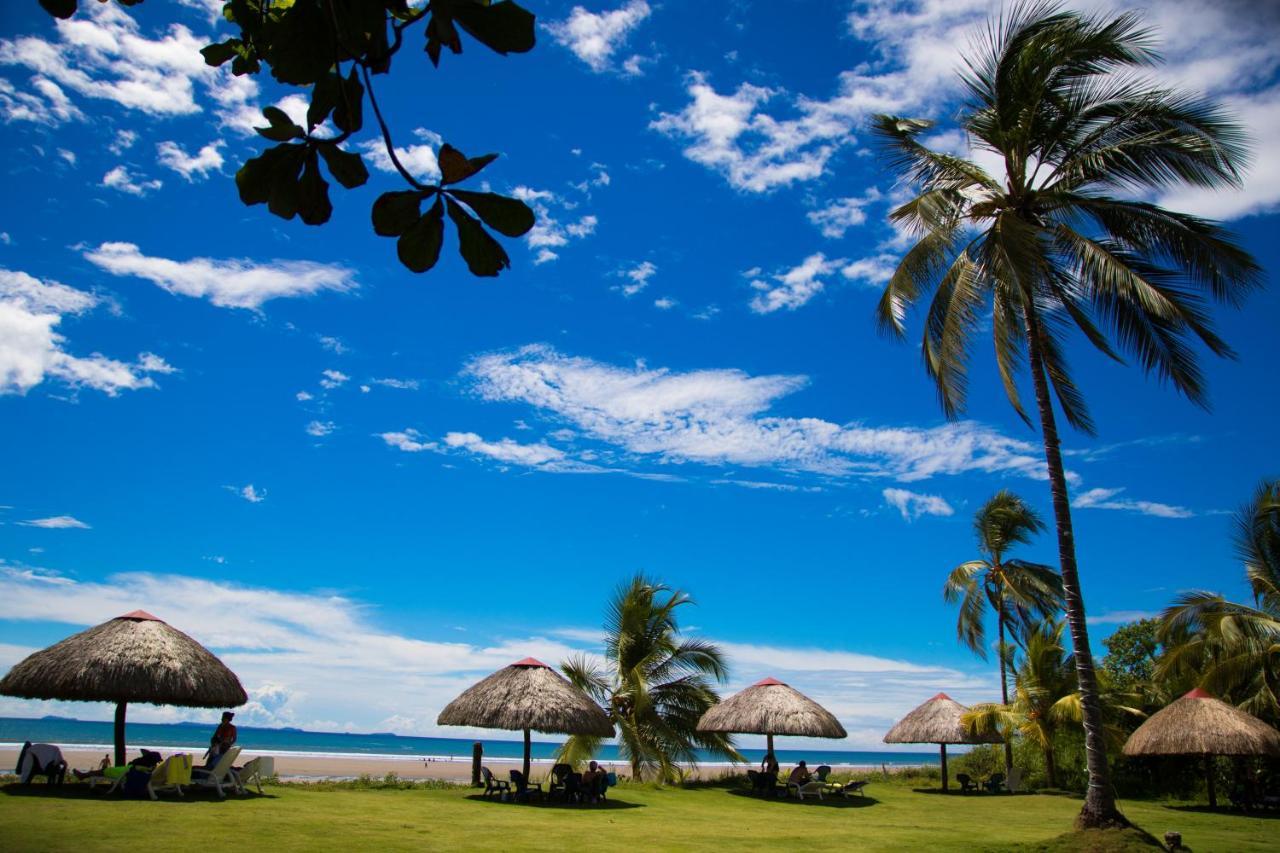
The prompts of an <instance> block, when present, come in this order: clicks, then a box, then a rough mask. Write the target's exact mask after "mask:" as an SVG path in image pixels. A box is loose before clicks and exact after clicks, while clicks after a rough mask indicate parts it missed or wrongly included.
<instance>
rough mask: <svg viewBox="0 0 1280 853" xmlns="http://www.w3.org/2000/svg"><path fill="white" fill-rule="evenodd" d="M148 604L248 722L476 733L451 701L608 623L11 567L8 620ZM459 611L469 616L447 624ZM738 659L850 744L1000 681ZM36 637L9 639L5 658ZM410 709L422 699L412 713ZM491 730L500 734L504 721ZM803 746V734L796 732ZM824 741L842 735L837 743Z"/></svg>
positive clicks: (78, 621)
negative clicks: (204, 660) (421, 618)
mask: <svg viewBox="0 0 1280 853" xmlns="http://www.w3.org/2000/svg"><path fill="white" fill-rule="evenodd" d="M138 607H143V608H144V609H146V610H147V611H149V612H151V613H154V614H155V615H157V616H158V617H160V618H161V619H165V620H166V621H169V622H170V623H171V624H172V625H174V627H176V628H179V629H180V630H182V631H184V632H185V633H187V634H190V635H191V636H192V637H193V638H195V639H196V640H197V641H198V642H200V643H201V644H203V645H205V646H207V647H208V648H210V649H212V650H213V651H214V652H215V653H216V654H218V655H219V657H220V658H221V659H222V660H223V661H224V662H225V663H226V664H227V665H228V666H229V667H231V669H232V670H233V671H234V672H235V673H236V674H237V675H238V676H239V677H240V679H241V681H242V682H243V683H244V685H245V687H246V690H247V692H248V693H249V699H250V701H249V704H248V705H247V706H244V707H243V708H242V709H241V710H239V711H237V715H236V719H237V721H240V720H244V722H246V723H250V722H252V723H254V724H258V725H262V724H267V725H282V724H283V725H294V726H300V727H303V728H308V729H313V730H314V729H318V730H334V729H347V730H355V731H370V730H377V731H388V730H391V731H396V732H398V733H401V734H416V735H443V736H448V737H467V736H469V734H470V733H471V732H470V730H467V729H460V728H440V727H437V726H436V725H435V719H436V716H437V715H438V714H439V712H440V710H441V709H442V708H443V707H444V705H445V704H446V703H447V702H449V701H450V700H452V699H453V698H454V697H455V696H457V695H458V694H459V693H461V692H462V691H463V690H464V689H466V688H467V687H469V686H470V685H471V684H473V683H474V682H475V681H476V680H477V679H479V678H480V677H483V676H485V675H488V674H489V673H491V672H493V671H495V670H497V669H499V668H501V667H503V666H506V665H507V664H510V663H511V662H512V661H515V660H519V659H521V658H524V657H526V656H530V655H531V656H533V657H536V658H538V659H540V660H544V661H547V662H548V663H551V664H553V665H554V664H556V663H558V662H560V661H563V660H565V659H567V658H568V657H570V656H571V655H574V654H578V653H583V652H587V653H590V652H593V651H597V650H598V649H599V645H600V632H599V630H598V629H587V628H578V627H564V626H562V625H553V626H548V627H546V628H544V629H540V630H534V631H527V632H520V633H515V634H511V633H505V632H503V631H502V630H501V629H500V628H499V630H498V631H497V632H493V631H489V632H486V634H485V637H484V639H483V641H473V642H459V641H458V640H457V639H455V638H458V637H459V632H457V631H454V630H452V629H451V628H446V627H441V629H440V630H442V631H447V632H448V636H449V640H447V641H446V640H437V639H425V638H422V637H418V636H409V635H405V634H399V633H395V632H393V631H390V630H388V629H386V628H384V627H382V626H381V625H380V624H379V618H378V617H379V614H378V612H377V610H376V609H374V608H373V607H371V606H369V605H368V604H367V603H365V602H362V601H359V600H356V599H352V598H349V597H344V596H338V595H332V594H318V593H309V592H305V591H297V590H281V589H272V588H269V587H261V586H241V585H236V584H231V583H225V582H219V581H212V580H206V579H202V578H196V577H188V576H182V575H157V574H145V573H131V574H116V575H111V576H109V577H107V578H105V579H104V580H102V581H95V582H78V583H77V582H71V583H67V584H62V585H59V586H58V588H57V594H56V595H50V590H49V584H48V583H47V582H43V581H42V580H39V579H35V578H30V577H26V576H24V575H23V574H22V573H20V572H19V573H14V574H11V575H5V574H3V573H0V620H5V621H6V622H8V623H11V624H18V625H22V624H23V623H26V624H30V623H39V622H54V623H57V624H59V625H67V626H70V627H69V628H68V629H67V633H70V632H71V630H72V629H74V630H80V629H82V628H83V627H87V626H90V625H96V624H98V623H101V622H103V621H105V620H107V619H109V618H111V617H113V616H118V615H120V614H121V613H126V612H128V611H130V610H134V609H136V608H138ZM455 624H460V620H458V619H457V618H453V619H449V620H442V621H440V625H441V626H452V625H455ZM709 639H711V640H712V641H715V642H718V643H719V644H720V645H721V646H722V647H723V648H724V649H725V650H726V651H727V652H728V654H729V656H730V660H731V662H732V664H733V674H734V679H733V681H732V682H731V683H730V684H729V685H727V687H726V690H725V692H726V693H727V692H731V691H734V690H737V689H740V688H741V687H744V686H746V685H747V684H749V683H751V682H753V681H756V680H758V679H759V678H761V677H763V676H764V675H773V676H776V677H778V678H781V679H782V680H784V681H788V682H790V683H792V684H795V685H796V686H797V687H798V688H800V689H803V690H804V692H805V693H806V694H808V695H810V696H812V697H813V698H814V699H815V700H817V701H819V702H821V703H822V704H823V706H824V707H827V708H829V709H831V710H832V712H833V713H835V714H836V715H837V716H838V717H839V718H840V719H841V721H842V722H844V724H845V727H846V728H848V729H849V730H850V733H851V739H850V741H849V743H848V745H849V746H850V747H861V748H879V747H877V744H878V742H879V738H880V737H881V735H883V733H884V731H885V730H886V729H887V728H888V727H889V726H890V725H891V724H892V722H893V720H895V719H896V718H898V717H900V716H901V715H902V714H904V713H906V712H907V711H908V710H910V709H911V708H912V707H914V706H915V705H916V704H918V703H919V702H920V700H921V698H923V697H925V696H929V695H930V694H932V693H936V692H938V690H940V689H944V688H945V689H946V690H947V691H948V692H949V693H951V694H952V695H954V696H955V697H956V698H957V699H958V700H959V701H962V702H973V701H978V700H981V699H988V698H990V696H991V695H993V693H994V691H995V685H994V680H993V679H991V678H990V677H989V676H987V675H986V674H985V672H984V673H983V674H981V675H979V676H972V675H969V674H967V673H965V672H961V671H958V670H954V669H948V668H944V667H939V666H935V665H930V664H927V663H916V662H913V661H909V660H895V659H890V658H882V657H876V656H874V655H869V654H863V653H859V652H856V651H851V650H844V649H838V648H835V649H833V648H830V647H824V648H817V647H786V646H776V645H768V644H761V643H741V642H733V641H725V640H724V639H720V638H715V637H711V638H709ZM33 651H35V649H32V648H27V647H20V646H16V645H12V644H8V645H0V670H3V669H4V668H7V667H9V666H12V665H13V664H14V663H17V661H18V660H20V659H21V658H22V657H24V656H26V655H27V654H29V653H31V652H33ZM405 709H413V711H412V713H411V715H409V716H406V710H405ZM111 713H112V706H110V705H106V704H105V703H104V704H101V705H86V704H85V703H42V702H31V701H25V700H18V699H10V698H7V697H6V698H4V699H0V714H5V715H9V716H39V715H41V714H64V715H74V716H77V717H81V718H85V717H89V718H96V719H103V720H109V719H110V718H111ZM200 714H207V716H203V717H200V719H207V720H213V719H216V715H217V711H215V710H210V711H208V712H198V711H193V710H192V709H188V708H182V709H172V708H157V707H154V706H149V705H138V706H136V708H133V709H131V710H130V718H131V719H136V720H138V721H140V722H141V721H164V722H176V721H178V720H182V719H192V717H193V715H195V716H199V715H200ZM476 734H486V736H492V732H487V733H482V732H476ZM796 745H797V746H800V745H802V743H801V742H797V744H796ZM823 745H825V746H830V744H829V742H823Z"/></svg>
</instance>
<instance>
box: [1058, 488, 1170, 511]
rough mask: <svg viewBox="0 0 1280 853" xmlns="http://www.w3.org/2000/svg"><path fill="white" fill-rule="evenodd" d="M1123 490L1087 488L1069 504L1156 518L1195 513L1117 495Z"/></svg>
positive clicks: (1079, 507) (1083, 507) (1076, 506)
mask: <svg viewBox="0 0 1280 853" xmlns="http://www.w3.org/2000/svg"><path fill="white" fill-rule="evenodd" d="M1123 491H1124V489H1123V488H1119V489H1102V488H1097V489H1089V490H1088V491H1084V492H1081V493H1080V494H1078V495H1076V496H1075V498H1074V499H1073V500H1072V501H1071V506H1073V507H1075V508H1076V509H1113V510H1120V511H1121V512H1136V513H1140V514H1141V515H1152V516H1155V517H1157V518H1191V517H1192V516H1194V515H1195V513H1194V512H1192V511H1191V510H1189V509H1187V508H1186V507H1184V506H1174V505H1173V504H1166V503H1157V502H1156V501H1143V500H1134V499H1133V498H1125V497H1119V495H1120V493H1121V492H1123Z"/></svg>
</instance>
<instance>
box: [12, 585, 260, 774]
mask: <svg viewBox="0 0 1280 853" xmlns="http://www.w3.org/2000/svg"><path fill="white" fill-rule="evenodd" d="M0 693H3V694H5V695H7V696H19V697H22V698H24V699H67V700H72V701H79V702H115V703H116V732H115V740H116V744H115V746H116V763H117V764H123V763H124V720H125V707H126V705H127V704H128V703H129V702H146V703H149V704H153V705H182V706H186V707H194V708H233V707H235V706H237V705H243V704H244V703H245V702H247V701H249V697H248V696H247V695H246V694H245V692H244V687H242V686H241V685H240V679H238V678H236V675H235V673H233V672H232V671H231V670H229V669H227V667H226V666H225V665H224V664H223V663H222V661H220V660H218V658H217V657H215V656H214V655H213V653H212V652H210V651H209V650H208V649H206V648H205V647H204V646H202V645H200V644H199V643H197V642H196V641H195V640H193V639H191V638H190V637H188V636H187V635H186V634H184V633H182V632H181V631H179V630H178V629H177V628H174V627H172V626H171V625H169V624H168V623H166V622H164V621H162V620H160V619H157V618H156V617H155V616H152V615H151V614H150V613H147V612H146V611H143V610H135V611H133V612H132V613H126V614H125V615H123V616H117V617H116V618H115V619H111V620H109V621H107V622H104V623H102V624H101V625H98V626H96V627H94V628H90V629H88V630H87V631H81V632H80V633H79V634H76V635H74V636H71V637H68V638H67V639H65V640H63V641H61V642H59V643H55V644H54V645H52V646H50V647H49V648H47V649H44V650H42V651H39V652H36V653H35V654H33V655H31V656H29V657H27V658H26V659H25V660H23V661H21V662H19V663H18V664H17V665H16V666H14V667H13V669H11V670H9V673H8V674H7V675H6V676H5V677H4V678H3V679H0Z"/></svg>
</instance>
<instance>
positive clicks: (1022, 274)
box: [874, 3, 1261, 826]
mask: <svg viewBox="0 0 1280 853" xmlns="http://www.w3.org/2000/svg"><path fill="white" fill-rule="evenodd" d="M1156 60H1157V54H1156V53H1155V51H1154V50H1153V49H1152V36H1151V33H1150V32H1149V31H1148V30H1146V29H1144V28H1143V27H1141V26H1140V24H1139V18H1138V16H1137V15H1136V14H1132V13H1130V14H1124V15H1118V16H1090V15H1083V14H1079V13H1076V12H1068V11H1063V10H1061V9H1060V8H1059V7H1058V6H1056V5H1052V4H1044V3H1035V4H1031V5H1026V4H1024V5H1021V6H1018V7H1015V9H1014V10H1013V11H1012V12H1011V13H1009V14H1008V15H1007V16H1002V17H1001V18H1000V19H999V20H997V21H995V22H994V23H993V24H992V25H991V26H990V27H989V29H988V32H987V34H986V36H985V38H984V39H982V40H980V43H979V44H977V45H975V49H974V51H973V52H972V54H971V58H970V59H969V65H968V69H967V71H965V72H964V73H963V74H962V76H963V80H964V83H965V85H966V88H967V90H968V94H969V99H968V104H967V106H966V109H965V111H964V113H963V115H962V116H961V118H960V123H961V127H962V129H963V130H964V131H965V132H966V134H967V137H968V139H969V142H970V145H971V146H972V148H973V149H975V150H977V151H979V152H983V153H985V154H988V155H994V156H993V157H990V158H983V159H982V162H988V161H995V162H997V163H998V165H997V166H995V169H996V171H995V172H994V174H993V173H992V172H988V171H987V169H985V168H984V167H983V166H981V165H979V162H977V161H976V160H974V159H970V158H965V157H961V156H956V155H953V154H948V153H943V152H938V151H933V150H931V149H929V148H928V147H927V145H926V144H925V141H926V138H925V134H926V133H927V132H928V131H929V129H930V128H931V127H932V124H931V123H930V122H928V121H922V120H918V119H910V118H902V117H897V116H883V115H882V116H877V117H876V119H875V128H874V129H875V131H876V133H877V135H878V136H879V137H880V139H881V140H882V141H883V143H884V145H885V148H886V151H887V152H888V153H889V155H890V157H891V158H892V161H893V164H894V165H895V167H896V168H897V169H898V170H899V171H900V172H901V173H902V175H903V177H904V178H905V179H906V181H907V182H908V183H910V184H911V185H913V188H914V190H915V191H917V194H916V195H915V197H914V198H913V199H911V200H910V201H908V202H907V203H906V204H903V205H902V206H901V207H899V208H897V209H896V210H894V211H893V213H892V214H891V216H892V219H893V221H894V222H895V223H896V224H897V225H899V226H900V227H903V228H905V229H907V230H909V231H911V232H912V233H914V234H915V235H916V237H917V238H918V240H917V242H916V243H915V245H914V246H912V248H911V249H910V250H908V251H907V253H906V254H905V255H904V256H903V258H902V261H901V262H900V264H899V266H898V268H897V270H896V271H895V273H894V275H893V277H892V278H891V279H890V281H889V283H888V284H887V285H886V287H885V292H884V295H883V298H882V299H881V301H880V304H879V307H878V310H877V314H878V320H879V325H880V327H881V329H883V330H885V331H887V332H889V333H891V334H893V335H896V336H899V337H901V336H903V335H905V331H906V329H905V318H906V314H907V311H908V309H909V308H911V307H912V306H913V305H915V304H916V303H918V302H920V301H921V300H923V299H924V298H925V297H926V296H928V294H929V293H930V292H932V294H933V296H932V301H931V304H930V306H929V309H928V312H927V320H926V322H925V327H924V342H923V356H924V366H925V370H926V371H927V372H928V374H929V376H930V377H932V378H933V380H934V382H935V384H936V386H937V390H938V394H939V397H940V400H941V403H942V406H943V409H944V411H945V412H946V414H947V415H948V416H957V415H958V414H959V413H960V412H962V411H963V409H964V404H965V385H966V371H967V365H968V351H969V348H970V344H971V343H972V341H973V338H974V337H975V335H976V334H977V333H978V332H979V330H980V329H982V328H983V326H984V325H985V323H986V322H987V314H988V312H989V316H990V329H991V332H992V337H993V341H994V345H995V358H996V363H997V366H998V369H999V373H1000V377H1001V380H1002V382H1003V384H1004V389H1005V393H1006V395H1007V396H1008V398H1009V400H1010V402H1011V403H1012V405H1013V407H1014V409H1015V410H1016V411H1017V412H1018V413H1019V415H1020V416H1022V418H1023V419H1024V420H1026V421H1027V422H1028V423H1030V418H1028V417H1027V414H1026V412H1025V411H1024V409H1023V406H1022V403H1021V400H1020V397H1019V394H1018V376H1019V373H1020V371H1021V370H1022V368H1023V367H1024V366H1026V367H1029V370H1030V374H1031V381H1032V386H1033V389H1034V392H1035V402H1036V414H1037V415H1038V417H1039V423H1040V430H1041V435H1042V440H1043V443H1044V453H1045V463H1046V472H1047V475H1048V479H1049V484H1050V489H1051V492H1052V496H1053V513H1054V521H1055V523H1056V527H1057V533H1058V558H1059V559H1058V563H1059V566H1060V568H1061V572H1062V580H1063V590H1064V593H1065V598H1066V615H1067V620H1068V625H1069V627H1070V631H1071V638H1072V647H1073V651H1074V654H1075V661H1076V667H1077V670H1078V672H1079V677H1080V688H1081V693H1082V701H1083V716H1084V731H1085V748H1086V758H1087V764H1088V769H1089V791H1088V794H1087V796H1086V798H1085V803H1084V806H1083V809H1082V811H1081V814H1080V817H1079V820H1078V822H1079V824H1080V825H1082V826H1102V825H1106V824H1108V823H1113V822H1114V823H1124V822H1125V821H1124V818H1123V816H1122V815H1121V814H1120V813H1119V811H1118V810H1117V809H1116V806H1115V794H1114V791H1113V790H1112V788H1111V783H1110V775H1109V773H1108V771H1107V761H1106V752H1105V750H1104V747H1103V727H1102V717H1101V710H1100V708H1099V705H1098V688H1097V679H1096V677H1095V674H1094V666H1093V656H1092V654H1091V652H1090V650H1089V637H1088V630H1087V627H1086V624H1085V612H1084V600H1083V596H1082V593H1081V589H1080V578H1079V573H1078V571H1077V568H1076V554H1075V535H1074V532H1073V529H1072V525H1071V510H1070V502H1069V499H1068V493H1067V479H1066V475H1065V472H1064V470H1063V464H1062V453H1061V448H1060V443H1061V442H1060V439H1059V436H1058V426H1057V420H1056V414H1055V412H1054V408H1053V403H1052V400H1051V397H1050V394H1051V393H1052V394H1053V395H1054V396H1056V398H1057V402H1058V406H1059V407H1060V409H1061V411H1062V414H1063V416H1065V418H1066V419H1067V422H1068V423H1069V424H1071V425H1072V426H1073V427H1076V428H1077V429H1081V430H1083V431H1086V432H1091V431H1092V420H1091V418H1090V415H1089V412H1088V408H1087V406H1086V404H1085V398H1084V394H1083V392H1082V391H1081V390H1080V389H1079V388H1078V387H1077V386H1076V384H1075V382H1074V380H1073V378H1072V374H1071V371H1070V369H1069V367H1068V365H1067V361H1066V358H1065V354H1064V350H1065V345H1066V340H1067V337H1068V335H1069V333H1070V332H1071V330H1072V329H1076V330H1079V331H1080V332H1081V333H1083V335H1084V336H1085V338H1087V339H1088V340H1089V341H1090V343H1092V344H1093V345H1094V346H1095V347H1097V348H1098V349H1099V350H1100V351H1102V352H1103V353H1105V354H1106V355H1108V356H1110V357H1111V358H1114V359H1116V360H1117V361H1119V360H1120V355H1119V353H1118V352H1117V348H1118V349H1119V350H1120V351H1127V352H1129V353H1130V354H1132V355H1134V356H1135V357H1136V358H1137V359H1138V361H1139V362H1140V363H1141V364H1142V366H1143V368H1144V369H1145V370H1147V371H1148V372H1154V373H1155V374H1157V375H1158V376H1159V377H1160V378H1161V379H1163V380H1166V381H1168V382H1170V383H1172V384H1173V385H1174V387H1175V388H1177V389H1178V390H1179V391H1181V392H1182V393H1183V394H1185V395H1186V396H1187V397H1188V398H1190V399H1191V400H1193V401H1194V402H1196V403H1199V404H1202V405H1203V404H1205V402H1206V396H1205V394H1206V392H1205V386H1204V380H1203V377H1202V376H1201V373H1200V370H1199V368H1198V366H1197V356H1196V352H1195V348H1194V347H1193V345H1192V344H1193V342H1194V340H1196V339H1198V340H1199V341H1201V342H1202V343H1203V344H1204V345H1205V346H1206V347H1208V349H1209V350H1210V351H1211V352H1213V353H1215V354H1217V355H1220V356H1229V355H1231V350H1230V348H1229V347H1228V346H1227V344H1226V343H1225V342H1224V341H1223V340H1222V339H1221V338H1219V337H1218V336H1217V335H1216V334H1215V333H1214V332H1213V330H1212V328H1211V325H1210V320H1209V317H1208V312H1207V303H1209V302H1211V301H1220V302H1226V303H1228V304H1238V303H1239V302H1240V301H1241V300H1242V299H1243V297H1244V295H1245V294H1246V293H1247V292H1248V291H1249V290H1250V289H1252V288H1253V287H1255V286H1257V285H1258V284H1259V282H1260V278H1261V277H1260V270H1259V268H1258V266H1257V264H1256V263H1255V262H1254V260H1253V259H1252V258H1251V257H1250V255H1249V254H1248V253H1247V252H1245V251H1244V250H1243V249H1241V248H1240V247H1239V246H1238V245H1236V244H1235V243H1234V242H1233V241H1232V239H1231V237H1230V235H1229V234H1228V233H1227V232H1226V231H1224V229H1223V228H1221V227H1220V226H1219V225H1218V224H1216V223H1213V222H1209V221H1206V220H1203V219H1199V218H1197V217H1194V216H1189V215H1187V214H1183V213H1177V212H1174V211H1171V210H1166V209H1165V208H1162V207H1160V206H1159V205H1156V204H1152V203H1150V202H1147V201H1142V200H1139V199H1140V198H1141V197H1142V196H1150V195H1153V194H1156V193H1159V192H1161V191H1163V190H1167V189H1168V188H1170V187H1173V186H1177V185H1191V186H1199V187H1223V186H1228V187H1230V186H1238V185H1239V184H1240V169H1241V168H1242V165H1243V162H1244V160H1245V153H1246V148H1245V140H1244V136H1243V133H1242V131H1241V130H1240V129H1239V128H1238V127H1237V126H1236V125H1234V124H1233V123H1231V122H1230V121H1228V120H1227V119H1226V118H1225V116H1224V115H1223V113H1222V112H1221V111H1220V110H1219V109H1218V108H1216V107H1215V106H1213V105H1212V104H1210V103H1208V102H1206V101H1204V100H1200V99H1197V98H1194V97H1192V96H1190V95H1187V94H1184V93H1180V92H1176V91H1172V90H1169V89H1163V88H1159V87H1157V86H1155V85H1153V84H1152V83H1151V82H1150V81H1149V80H1147V79H1144V78H1143V77H1141V76H1138V75H1137V74H1136V70H1137V69H1139V68H1141V67H1143V66H1148V65H1151V64H1152V63H1154V62H1155V61H1156ZM1108 330H1109V331H1110V333H1111V334H1110V335H1108V334H1107V331H1108ZM1113 341H1114V342H1115V343H1116V344H1117V345H1118V347H1117V346H1113V343H1112V342H1113ZM1024 360H1025V361H1024ZM1050 388H1052V392H1051V391H1050Z"/></svg>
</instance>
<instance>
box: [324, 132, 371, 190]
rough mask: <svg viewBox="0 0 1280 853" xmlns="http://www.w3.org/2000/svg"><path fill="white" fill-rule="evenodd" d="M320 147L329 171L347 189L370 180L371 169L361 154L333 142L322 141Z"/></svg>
mask: <svg viewBox="0 0 1280 853" xmlns="http://www.w3.org/2000/svg"><path fill="white" fill-rule="evenodd" d="M319 149H320V155H321V156H322V157H324V162H325V165H327V166H328V167H329V172H330V173H331V174H332V175H333V177H334V179H336V180H337V182H338V183H340V184H342V185H343V186H344V187H346V188H347V189H354V188H355V187H358V186H360V185H362V184H363V183H364V182H365V181H367V180H369V170H368V169H366V168H365V165H364V161H363V160H361V159H360V155H359V154H354V153H352V152H350V151H343V150H342V149H341V148H339V147H338V146H337V145H335V144H334V143H332V142H329V143H321V144H320V145H319Z"/></svg>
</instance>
